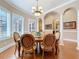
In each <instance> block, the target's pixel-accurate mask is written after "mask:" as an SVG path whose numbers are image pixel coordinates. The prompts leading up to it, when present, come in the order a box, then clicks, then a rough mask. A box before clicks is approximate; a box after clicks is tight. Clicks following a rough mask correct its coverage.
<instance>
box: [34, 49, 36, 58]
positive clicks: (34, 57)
mask: <svg viewBox="0 0 79 59" xmlns="http://www.w3.org/2000/svg"><path fill="white" fill-rule="evenodd" d="M34 59H36V57H35V50H34Z"/></svg>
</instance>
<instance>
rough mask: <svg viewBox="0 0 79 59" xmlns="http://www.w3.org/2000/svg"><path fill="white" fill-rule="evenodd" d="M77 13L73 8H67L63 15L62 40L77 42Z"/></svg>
mask: <svg viewBox="0 0 79 59" xmlns="http://www.w3.org/2000/svg"><path fill="white" fill-rule="evenodd" d="M76 21H77V11H76V9H75V8H72V7H71V8H67V9H66V10H65V11H64V13H63V40H66V41H73V42H76V41H77V27H76Z"/></svg>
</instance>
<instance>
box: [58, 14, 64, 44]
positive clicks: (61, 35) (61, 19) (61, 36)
mask: <svg viewBox="0 0 79 59" xmlns="http://www.w3.org/2000/svg"><path fill="white" fill-rule="evenodd" d="M59 44H60V45H64V44H63V15H60V41H59Z"/></svg>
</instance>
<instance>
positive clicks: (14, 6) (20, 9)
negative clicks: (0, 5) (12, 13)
mask: <svg viewBox="0 0 79 59" xmlns="http://www.w3.org/2000/svg"><path fill="white" fill-rule="evenodd" d="M4 1H5V2H6V3H7V4H9V5H10V6H11V7H13V8H15V9H17V10H19V11H21V12H22V13H24V14H27V15H29V16H32V15H31V14H29V12H27V11H26V10H24V9H22V8H19V7H18V6H16V5H14V4H12V3H11V2H10V1H8V0H4Z"/></svg>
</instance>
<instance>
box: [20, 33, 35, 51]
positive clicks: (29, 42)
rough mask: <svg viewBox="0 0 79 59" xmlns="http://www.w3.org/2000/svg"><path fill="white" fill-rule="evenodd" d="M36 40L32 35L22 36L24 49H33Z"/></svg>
mask: <svg viewBox="0 0 79 59" xmlns="http://www.w3.org/2000/svg"><path fill="white" fill-rule="evenodd" d="M34 42H35V38H34V36H33V35H32V34H23V35H22V36H21V43H22V46H23V48H25V49H27V50H28V49H31V48H33V46H34Z"/></svg>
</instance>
